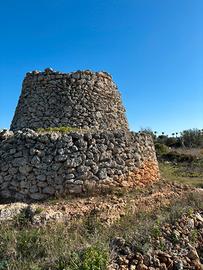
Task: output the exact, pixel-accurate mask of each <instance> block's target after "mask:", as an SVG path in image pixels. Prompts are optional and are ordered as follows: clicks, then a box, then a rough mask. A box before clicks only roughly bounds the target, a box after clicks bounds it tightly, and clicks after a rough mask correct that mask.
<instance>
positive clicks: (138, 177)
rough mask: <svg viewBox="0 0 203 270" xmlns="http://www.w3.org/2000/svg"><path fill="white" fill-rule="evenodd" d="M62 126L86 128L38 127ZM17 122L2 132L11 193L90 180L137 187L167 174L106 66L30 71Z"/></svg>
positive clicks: (3, 176) (78, 188) (2, 191)
mask: <svg viewBox="0 0 203 270" xmlns="http://www.w3.org/2000/svg"><path fill="white" fill-rule="evenodd" d="M61 126H71V127H77V128H79V131H77V132H76V131H75V132H66V133H62V132H53V131H52V132H48V131H44V132H39V131H38V130H37V129H38V128H50V127H54V128H55V127H61ZM80 128H81V129H80ZM11 129H12V130H13V131H7V130H3V131H1V132H0V196H1V197H3V198H16V199H20V200H27V199H34V200H42V199H46V198H47V197H48V196H52V195H54V194H57V195H60V194H61V195H63V194H67V193H81V192H83V191H84V190H85V188H84V187H85V185H86V182H87V181H89V182H90V181H92V183H96V184H97V185H103V184H106V185H111V186H119V187H130V188H132V187H134V186H136V185H137V183H138V182H139V183H141V184H143V185H144V184H146V183H148V182H152V181H155V180H157V179H158V178H159V170H158V165H157V160H156V155H155V150H154V145H153V140H152V138H151V137H150V136H148V135H146V134H139V133H133V132H130V131H129V130H128V123H127V120H126V117H125V109H124V107H123V105H122V101H121V97H120V94H119V92H118V89H117V87H116V85H115V84H114V82H113V81H112V78H111V76H110V75H109V74H107V73H106V72H92V71H78V72H74V73H68V74H67V73H60V72H55V71H54V70H52V69H50V68H48V69H46V70H45V71H44V72H38V71H37V72H36V71H35V72H31V73H27V75H26V78H25V80H24V82H23V89H22V93H21V96H20V99H19V103H18V106H17V108H16V112H15V115H14V119H13V121H12V124H11ZM92 186H94V185H92Z"/></svg>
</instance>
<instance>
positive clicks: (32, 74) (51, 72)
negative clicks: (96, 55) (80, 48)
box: [25, 68, 112, 80]
mask: <svg viewBox="0 0 203 270" xmlns="http://www.w3.org/2000/svg"><path fill="white" fill-rule="evenodd" d="M80 74H85V75H94V76H97V77H103V78H107V79H110V80H112V76H111V74H109V73H108V72H106V71H92V70H77V71H73V72H67V73H66V72H60V71H55V70H53V69H52V68H46V69H44V71H39V70H33V71H31V72H27V73H26V77H25V78H30V77H35V76H47V75H56V76H57V75H62V76H65V77H70V78H71V77H72V78H74V79H76V78H77V75H80Z"/></svg>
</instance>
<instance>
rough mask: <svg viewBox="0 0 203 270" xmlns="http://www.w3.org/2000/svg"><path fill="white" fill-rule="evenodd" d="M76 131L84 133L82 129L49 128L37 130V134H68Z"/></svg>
mask: <svg viewBox="0 0 203 270" xmlns="http://www.w3.org/2000/svg"><path fill="white" fill-rule="evenodd" d="M76 131H84V129H81V128H77V127H63V126H61V127H49V128H38V129H37V132H41V133H46V132H61V133H69V132H76Z"/></svg>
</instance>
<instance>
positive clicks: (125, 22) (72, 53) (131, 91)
mask: <svg viewBox="0 0 203 270" xmlns="http://www.w3.org/2000/svg"><path fill="white" fill-rule="evenodd" d="M0 2H1V3H0V25H1V27H0V38H1V40H0V74H1V76H0V128H3V127H7V128H8V127H9V125H10V122H11V119H12V116H13V113H14V110H15V107H16V104H17V100H18V97H19V95H20V91H21V84H22V80H23V77H24V75H25V73H26V72H27V71H31V70H35V69H37V70H43V69H44V68H46V67H50V66H51V67H53V68H54V69H55V70H59V71H63V72H70V71H74V70H78V69H93V70H96V71H99V70H106V71H108V72H110V73H111V74H112V75H113V78H114V80H115V82H116V83H117V85H118V87H119V89H120V91H121V93H122V97H123V101H124V104H125V106H126V108H127V116H128V119H129V123H130V127H131V129H133V130H139V129H140V128H141V127H151V128H152V129H154V130H157V131H160V132H161V131H165V132H167V133H172V132H176V131H180V130H183V129H188V128H195V127H196V128H203V1H202V0H77V1H75V0H35V1H33V0H19V1H17V0H6V1H0Z"/></svg>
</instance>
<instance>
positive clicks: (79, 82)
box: [11, 69, 128, 130]
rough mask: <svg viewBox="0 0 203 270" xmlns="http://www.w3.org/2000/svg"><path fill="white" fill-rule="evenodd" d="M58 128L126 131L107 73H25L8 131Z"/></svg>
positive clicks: (48, 70) (120, 104)
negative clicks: (120, 129) (119, 129)
mask: <svg viewBox="0 0 203 270" xmlns="http://www.w3.org/2000/svg"><path fill="white" fill-rule="evenodd" d="M60 126H71V127H77V128H85V129H91V128H93V129H98V130H107V129H108V130H116V129H118V128H122V129H127V128H128V123H127V120H126V117H125V109H124V107H123V105H122V102H121V97H120V93H119V91H118V89H117V86H116V85H115V83H114V82H113V81H112V78H111V76H110V75H109V74H108V73H105V72H92V71H78V72H74V73H61V72H55V71H53V70H52V69H46V70H45V71H44V72H37V71H34V72H31V73H27V75H26V77H25V79H24V81H23V87H22V93H21V96H20V99H19V103H18V106H17V108H16V112H15V116H14V119H13V121H12V124H11V130H19V129H22V128H31V129H37V128H49V127H60Z"/></svg>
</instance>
